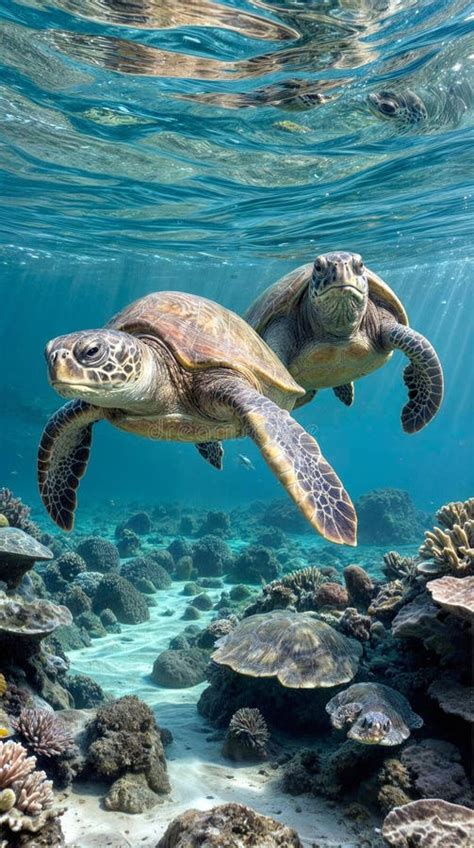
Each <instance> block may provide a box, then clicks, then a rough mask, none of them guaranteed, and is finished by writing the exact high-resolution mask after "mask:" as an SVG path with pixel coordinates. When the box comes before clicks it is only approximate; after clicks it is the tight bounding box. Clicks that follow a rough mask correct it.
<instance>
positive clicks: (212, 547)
mask: <svg viewBox="0 0 474 848" xmlns="http://www.w3.org/2000/svg"><path fill="white" fill-rule="evenodd" d="M232 562H233V556H232V551H231V549H230V548H229V546H228V545H226V543H225V542H224V541H223V540H222V539H219V538H218V537H217V536H203V537H202V538H201V539H199V540H198V541H197V542H195V543H194V545H193V565H194V568H195V569H196V571H197V572H198V574H200V575H201V576H202V577H220V575H221V574H224V573H225V572H227V571H229V570H230V568H231V566H232Z"/></svg>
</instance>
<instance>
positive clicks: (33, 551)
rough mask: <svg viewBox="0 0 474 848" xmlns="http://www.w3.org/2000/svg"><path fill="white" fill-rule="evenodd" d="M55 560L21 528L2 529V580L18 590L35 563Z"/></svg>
mask: <svg viewBox="0 0 474 848" xmlns="http://www.w3.org/2000/svg"><path fill="white" fill-rule="evenodd" d="M48 559H53V554H52V552H51V551H50V550H49V548H46V547H45V546H44V545H42V544H41V543H40V542H38V541H37V539H34V538H33V536H30V535H29V534H28V533H25V531H24V530H20V528H19V527H1V528H0V580H1V581H3V582H4V583H6V585H7V587H8V589H10V590H11V589H16V588H17V587H18V586H19V585H20V583H21V581H22V579H23V576H24V575H25V574H26V572H27V571H29V570H30V568H33V565H34V564H35V562H39V561H41V560H43V561H46V560H48Z"/></svg>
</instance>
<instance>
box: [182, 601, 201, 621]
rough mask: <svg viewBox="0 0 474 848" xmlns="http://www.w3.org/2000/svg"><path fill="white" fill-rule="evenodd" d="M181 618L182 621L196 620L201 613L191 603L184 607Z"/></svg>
mask: <svg viewBox="0 0 474 848" xmlns="http://www.w3.org/2000/svg"><path fill="white" fill-rule="evenodd" d="M181 618H182V619H183V621H197V619H198V618H201V613H200V612H199V610H198V608H197V607H193V606H192V604H190V605H189V606H187V607H186V608H185V610H184V612H183V615H182V616H181Z"/></svg>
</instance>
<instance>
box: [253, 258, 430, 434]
mask: <svg viewBox="0 0 474 848" xmlns="http://www.w3.org/2000/svg"><path fill="white" fill-rule="evenodd" d="M244 317H245V319H246V320H247V321H248V322H249V324H251V326H252V327H254V329H255V330H257V332H258V333H260V335H261V336H262V338H264V339H265V341H266V342H267V343H268V344H269V345H270V347H271V348H272V349H273V350H274V351H275V353H276V354H277V356H278V357H279V358H280V359H281V361H282V362H283V363H284V364H285V365H286V367H287V368H288V370H289V372H290V374H291V375H292V377H293V378H294V379H295V380H296V381H297V382H298V383H299V384H300V385H301V386H303V388H304V389H306V395H305V397H304V398H303V399H302V400H301V401H298V402H297V404H296V405H297V406H301V405H303V404H304V403H307V402H308V401H309V400H311V399H312V398H313V397H314V395H315V393H316V391H317V390H318V389H321V388H333V389H334V392H335V394H336V395H337V397H338V398H340V400H341V401H342V402H343V403H345V404H346V405H347V406H350V405H351V404H352V402H353V398H354V387H353V380H357V379H358V378H359V377H364V376H365V375H366V374H370V372H371V371H375V370H376V369H377V368H380V367H381V366H382V365H384V364H385V363H386V362H387V361H388V359H389V358H390V356H391V354H392V352H393V350H396V349H398V350H401V351H402V352H403V353H404V354H405V355H406V356H407V357H408V359H409V360H410V364H409V365H408V366H407V367H406V368H405V371H404V380H405V384H406V386H407V388H408V396H409V400H408V403H407V404H406V406H405V407H404V408H403V411H402V425H403V429H404V430H405V431H406V432H407V433H415V432H417V430H421V428H422V427H424V426H425V425H426V424H428V422H429V421H431V419H432V418H433V416H434V415H435V414H436V412H437V411H438V409H439V407H440V404H441V401H442V397H443V374H442V370H441V365H440V362H439V360H438V357H437V355H436V352H435V351H434V349H433V347H432V346H431V344H430V343H429V341H427V339H425V338H424V337H423V336H422V335H421V334H420V333H417V332H415V330H412V329H411V327H409V326H408V317H407V314H406V312H405V309H404V308H403V305H402V304H401V303H400V301H399V300H398V298H397V297H396V295H395V294H394V293H393V291H392V290H391V289H390V288H389V287H388V285H387V284H386V283H384V282H383V280H381V279H380V277H378V276H377V275H376V274H374V273H373V272H372V271H370V270H369V269H368V268H366V267H365V266H364V263H363V261H362V259H361V257H360V256H358V255H357V254H355V253H343V252H341V253H326V254H323V255H322V256H318V258H317V259H316V261H315V262H314V264H313V265H311V264H308V265H302V266H301V267H300V268H297V269H296V271H292V272H291V273H290V274H287V275H286V276H285V277H283V278H282V279H281V280H278V282H277V283H275V284H274V285H273V286H270V288H268V289H266V291H264V292H263V294H262V295H260V297H259V298H257V300H256V301H255V302H254V303H253V304H252V306H251V307H250V309H249V310H248V311H247V312H246V314H245V316H244Z"/></svg>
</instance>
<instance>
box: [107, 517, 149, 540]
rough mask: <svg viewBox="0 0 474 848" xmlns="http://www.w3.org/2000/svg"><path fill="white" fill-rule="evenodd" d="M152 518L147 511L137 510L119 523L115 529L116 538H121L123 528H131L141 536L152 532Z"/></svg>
mask: <svg viewBox="0 0 474 848" xmlns="http://www.w3.org/2000/svg"><path fill="white" fill-rule="evenodd" d="M151 528H152V524H151V518H150V516H149V515H148V513H147V512H136V513H134V515H131V516H130V517H129V518H127V520H126V521H123V522H122V524H119V526H118V527H117V529H116V531H115V536H116V538H118V539H120V537H121V533H122V530H131V531H132V532H133V533H138V535H139V536H146V535H147V534H148V533H151Z"/></svg>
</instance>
